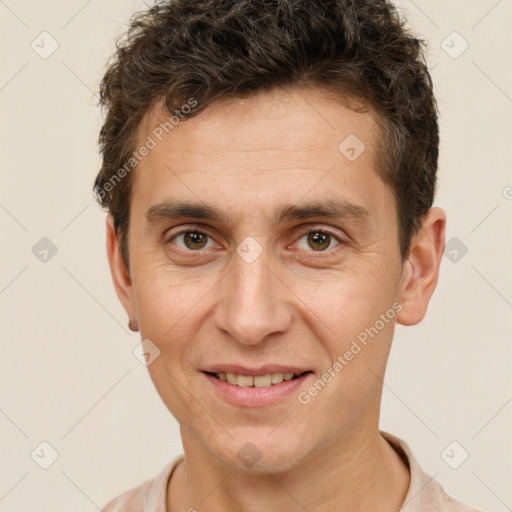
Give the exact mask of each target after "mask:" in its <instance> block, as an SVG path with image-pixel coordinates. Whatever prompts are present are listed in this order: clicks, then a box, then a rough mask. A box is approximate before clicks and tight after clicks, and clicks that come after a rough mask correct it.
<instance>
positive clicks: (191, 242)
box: [166, 229, 341, 252]
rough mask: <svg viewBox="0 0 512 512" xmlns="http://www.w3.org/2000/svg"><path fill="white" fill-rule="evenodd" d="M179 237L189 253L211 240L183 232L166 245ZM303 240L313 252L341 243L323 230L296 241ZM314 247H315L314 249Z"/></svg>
mask: <svg viewBox="0 0 512 512" xmlns="http://www.w3.org/2000/svg"><path fill="white" fill-rule="evenodd" d="M180 237H181V240H182V245H180V244H177V245H178V247H180V249H183V250H186V251H190V252H196V251H200V250H202V249H205V248H207V247H206V245H207V241H208V238H211V237H210V235H208V234H207V233H204V232H202V231H199V230H184V231H180V232H179V233H176V234H175V235H173V236H172V237H170V238H169V239H168V240H167V242H166V243H170V242H172V241H175V240H178V239H179V238H180ZM304 238H306V243H305V244H306V245H308V246H309V247H310V248H312V251H313V252H327V250H329V249H332V247H330V246H331V243H332V242H333V241H338V245H339V244H340V243H341V241H340V240H339V238H338V237H336V236H335V235H334V234H332V233H330V232H329V231H326V230H323V229H313V230H310V231H308V232H306V233H304V234H303V235H302V236H301V237H300V238H299V240H298V241H299V242H300V241H301V240H302V239H304ZM297 243H298V242H297ZM314 245H316V247H314ZM301 250H306V251H307V250H308V248H307V247H304V244H303V247H301Z"/></svg>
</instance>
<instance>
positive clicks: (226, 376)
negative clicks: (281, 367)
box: [205, 371, 311, 388]
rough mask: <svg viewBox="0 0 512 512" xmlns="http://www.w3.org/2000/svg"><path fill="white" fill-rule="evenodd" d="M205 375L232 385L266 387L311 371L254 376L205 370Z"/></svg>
mask: <svg viewBox="0 0 512 512" xmlns="http://www.w3.org/2000/svg"><path fill="white" fill-rule="evenodd" d="M205 373H206V374H207V375H211V376H212V377H215V378H216V379H218V380H221V381H223V382H227V383H228V384H232V385H233V386H240V387H243V388H251V387H254V388H267V387H270V386H276V385H278V384H281V383H282V382H284V381H289V380H295V379H298V378H299V377H301V376H303V375H306V374H308V373H311V372H310V371H306V372H302V373H279V372H277V373H267V374H266V375H258V376H256V377H254V376H252V375H238V374H236V373H224V372H219V373H213V372H205Z"/></svg>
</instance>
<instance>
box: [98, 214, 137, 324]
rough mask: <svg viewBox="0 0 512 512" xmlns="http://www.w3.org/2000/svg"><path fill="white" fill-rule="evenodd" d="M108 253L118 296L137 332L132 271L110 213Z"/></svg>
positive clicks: (108, 220)
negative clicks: (127, 264)
mask: <svg viewBox="0 0 512 512" xmlns="http://www.w3.org/2000/svg"><path fill="white" fill-rule="evenodd" d="M106 224H107V254H108V262H109V265H110V272H111V274H112V280H113V281H114V288H115V290H116V294H117V297H118V298H119V300H120V301H121V304H122V305H123V307H124V309H125V311H126V312H127V313H128V326H129V328H130V329H131V330H132V331H134V332H136V331H138V330H139V326H138V324H137V315H136V314H135V300H134V293H133V285H132V280H131V277H130V271H129V269H128V267H127V266H126V263H125V262H124V259H123V256H122V254H121V246H120V243H119V240H118V237H117V233H116V230H115V228H114V219H113V218H112V215H111V214H110V213H109V214H108V215H107V221H106Z"/></svg>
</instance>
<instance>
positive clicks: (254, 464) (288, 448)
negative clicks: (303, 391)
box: [208, 429, 313, 473]
mask: <svg viewBox="0 0 512 512" xmlns="http://www.w3.org/2000/svg"><path fill="white" fill-rule="evenodd" d="M240 430H242V429H239V432H238V433H233V436H234V438H235V439H233V438H231V437H230V438H229V441H227V440H226V437H225V436H223V441H227V443H225V442H220V440H219V442H218V443H216V442H214V441H213V440H212V439H210V440H209V444H210V446H209V449H208V450H209V452H210V454H211V455H212V457H213V458H214V459H215V460H216V461H217V462H218V463H220V464H221V465H223V466H225V467H226V468H227V469H229V470H231V471H243V472H252V473H282V472H287V471H290V470H292V469H294V468H295V467H297V466H298V465H299V464H300V463H302V462H303V461H304V459H307V458H308V454H310V453H311V450H312V448H313V447H312V446H311V447H308V446H306V444H305V443H304V441H303V439H301V436H300V434H298V432H296V431H295V432H289V431H288V432H287V431H286V429H283V431H282V432H280V433H279V434H278V433H277V431H276V432H272V431H271V430H269V429H265V432H262V430H258V431H257V432H253V433H252V432H247V429H244V432H241V431H240ZM269 432H272V433H271V434H270V435H269Z"/></svg>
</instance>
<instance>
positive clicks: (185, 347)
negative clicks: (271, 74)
mask: <svg viewBox="0 0 512 512" xmlns="http://www.w3.org/2000/svg"><path fill="white" fill-rule="evenodd" d="M158 112H159V111H158V110H157V109H156V108H155V110H153V111H152V112H150V113H149V114H148V115H147V116H146V118H145V119H144V121H143V122H142V123H141V126H140V130H139V140H140V142H141V143H142V142H143V141H144V140H146V137H147V136H148V135H151V132H152V130H153V129H154V128H155V127H156V126H158V124H159V123H161V122H162V121H163V120H164V119H163V118H162V117H161V115H160V114H159V113H158ZM351 134H352V135H351ZM354 135H355V136H356V137H357V139H359V142H357V139H355V138H354ZM348 136H350V137H351V138H350V139H348V142H351V144H348V142H345V143H344V144H345V145H343V144H342V145H341V150H340V149H339V146H340V143H342V142H343V141H344V140H345V139H346V138H347V137H348ZM377 136H378V131H377V128H376V127H375V117H374V116H373V114H372V113H371V112H366V113H355V112H353V111H352V110H349V109H348V108H346V107H345V106H344V105H343V103H342V102H340V101H339V100H338V101H337V100H335V99H334V98H333V97H330V96H328V95H327V94H326V93H325V94H322V93H319V92H316V93H314V92H313V91H311V90H300V91H299V90H278V91H275V92H273V93H272V94H268V93H266V94H260V95H257V96H254V97H252V98H247V99H235V100H231V101H227V100H221V101H218V102H216V103H214V104H212V105H210V106H209V107H208V108H207V109H206V110H204V111H203V112H201V113H200V114H199V115H197V116H196V117H193V118H191V119H189V120H186V121H184V122H182V123H181V124H179V125H178V126H177V127H175V128H174V129H173V130H171V131H170V132H169V134H168V135H167V136H165V137H163V139H162V141H161V142H158V144H157V145H156V147H155V148H154V149H152V150H151V151H150V152H149V154H148V155H147V156H146V157H145V158H144V159H143V160H142V161H141V163H140V164H139V165H138V167H137V168H136V170H135V171H133V172H134V175H133V179H134V181H133V188H132V195H131V213H130V227H129V232H128V245H129V258H130V268H129V270H127V269H126V268H125V267H124V266H123V264H122V260H121V258H120V253H119V246H118V243H117V240H116V239H115V236H113V235H112V233H111V239H110V249H109V256H110V262H111V266H112V270H113V274H114V281H115V282H116V289H117V292H118V295H119V297H120V299H121V301H122V302H123V305H124V306H125V308H126V310H127V312H128V314H129V316H130V318H131V319H132V323H135V324H136V325H137V326H138V328H139V330H140V333H141V339H143V340H151V343H152V344H154V345H156V347H157V348H158V350H159V351H160V354H159V356H158V357H157V358H156V359H155V360H154V362H152V363H151V364H150V365H149V367H148V369H149V372H150V375H151V378H152V380H153V382H154V385H155V387H156V389H157V390H158V393H159V394H160V396H161V398H162V400H163V401H164V403H165V404H166V406H167V407H168V409H169V410H170V411H171V413H172V414H173V415H174V416H175V418H176V419H177V420H178V422H179V423H180V425H181V429H182V436H183V443H184V446H185V449H187V446H188V447H190V449H192V447H194V449H196V450H200V451H201V450H202V451H204V453H209V454H211V455H212V456H213V457H214V458H215V459H217V460H218V461H220V462H221V463H222V464H224V465H226V466H228V467H231V468H238V469H244V467H246V466H247V459H246V458H245V459H244V457H243V456H242V455H248V456H249V459H250V457H253V458H254V457H256V458H259V457H260V455H261V459H260V460H259V462H258V467H262V468H264V469H267V470H270V469H272V470H274V471H276V470H286V469H290V468H293V467H295V466H297V465H299V464H301V463H302V462H304V461H307V460H310V459H311V458H312V457H315V456H316V455H318V454H320V453H322V452H323V451H325V450H328V449H329V447H332V446H338V445H339V443H340V442H341V441H342V440H343V439H346V440H348V439H351V438H352V439H353V438H354V437H356V436H362V435H364V434H365V432H369V431H370V430H371V429H375V428H377V424H378V414H379V403H380V394H381V387H382V383H381V380H380V379H382V378H383V375H384V369H385V365H386V360H387V356H388V353H389V349H390V345H391V340H392V335H393V328H394V323H395V321H396V318H397V315H398V316H399V315H400V314H399V311H400V310H401V309H403V299H404V290H405V288H406V286H407V284H408V283H410V278H411V276H412V275H413V274H414V272H413V270H412V269H413V264H411V263H410V262H408V263H407V264H406V265H405V266H402V262H401V259H400V253H399V240H398V229H397V226H398V219H397V213H396V206H395V202H394V198H393V194H392V192H391V190H390V189H389V188H388V187H387V186H386V185H385V184H384V182H383V181H382V180H381V179H380V177H379V176H378V173H377V170H376V169H377V165H378V161H377V159H376V154H375V149H374V147H375V145H376V141H377ZM354 141H356V143H355V142H354ZM361 142H362V143H363V144H364V147H365V148H364V150H363V151H362V152H361V149H362V148H363V146H362V145H361ZM347 144H348V147H347ZM351 147H354V151H351V150H350V148H351ZM359 153H360V154H359ZM354 155H356V156H357V158H355V159H354ZM349 157H350V158H349ZM416 273H417V272H416ZM402 314H405V313H402ZM399 320H400V318H399ZM365 334H366V336H365ZM363 340H364V341H363ZM146 343H147V342H146ZM356 347H358V348H356ZM336 363H338V364H336ZM225 374H228V375H225ZM288 374H293V378H291V379H290V377H291V375H288ZM329 377H330V378H329ZM226 379H227V381H226ZM272 382H275V384H272ZM315 390H316V391H315ZM247 443H251V445H248V444H247Z"/></svg>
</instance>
